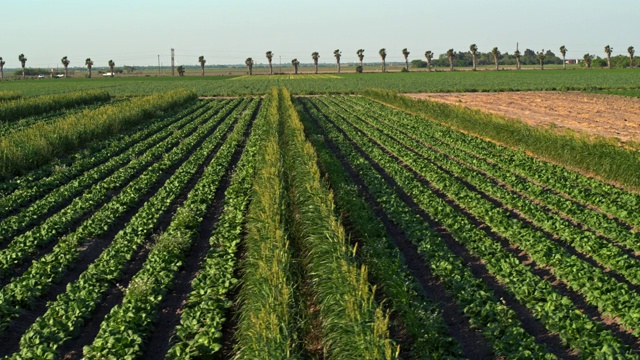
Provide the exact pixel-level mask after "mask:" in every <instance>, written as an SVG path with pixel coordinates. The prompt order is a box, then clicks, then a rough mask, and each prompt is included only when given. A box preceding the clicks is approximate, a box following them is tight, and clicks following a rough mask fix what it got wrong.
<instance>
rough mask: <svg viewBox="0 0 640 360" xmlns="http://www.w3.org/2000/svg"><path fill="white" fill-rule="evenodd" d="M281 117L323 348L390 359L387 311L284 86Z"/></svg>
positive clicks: (337, 354)
mask: <svg viewBox="0 0 640 360" xmlns="http://www.w3.org/2000/svg"><path fill="white" fill-rule="evenodd" d="M279 107H280V109H279V115H280V117H281V118H282V119H283V123H284V124H283V125H284V126H283V137H282V139H281V147H282V150H283V157H284V164H285V178H286V182H287V190H288V191H287V194H288V195H289V206H290V207H291V211H293V214H292V218H293V219H294V220H293V223H292V224H291V227H290V229H291V234H292V241H295V242H296V243H297V247H299V248H300V249H301V250H302V254H300V257H301V261H302V264H303V267H304V272H305V274H306V277H307V278H308V280H309V282H310V283H311V289H312V291H313V292H314V298H315V301H316V302H317V305H318V307H319V313H320V319H321V322H322V334H323V339H322V342H323V347H324V348H325V350H324V353H325V355H326V356H327V357H329V358H332V359H354V358H361V359H392V358H395V357H397V353H398V351H399V349H398V348H396V346H395V344H394V343H393V341H392V340H391V339H390V338H389V329H388V323H389V318H388V314H385V313H384V311H383V310H382V307H380V306H379V305H378V304H376V301H375V298H374V295H375V287H371V285H370V284H369V282H368V270H367V268H366V266H358V264H357V262H356V260H355V259H354V252H355V251H354V249H352V248H351V246H350V245H349V243H348V242H347V241H346V236H345V232H344V228H343V227H342V225H341V224H340V222H339V221H338V219H337V218H336V216H335V214H334V203H333V194H332V193H331V191H329V189H327V188H326V186H325V185H324V184H323V182H322V181H321V178H320V169H319V168H318V166H317V161H318V158H317V155H316V153H315V150H314V148H313V145H311V143H309V142H308V141H306V139H305V135H304V127H303V125H302V122H301V121H300V118H299V116H298V113H297V111H296V109H295V107H294V106H293V104H292V102H291V96H290V94H289V92H288V91H287V90H286V89H284V88H282V89H281V90H280V106H279Z"/></svg>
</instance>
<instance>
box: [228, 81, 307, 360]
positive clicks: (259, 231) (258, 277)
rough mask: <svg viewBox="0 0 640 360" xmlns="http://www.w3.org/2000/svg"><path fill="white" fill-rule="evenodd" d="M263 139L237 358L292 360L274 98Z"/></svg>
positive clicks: (289, 276)
mask: <svg viewBox="0 0 640 360" xmlns="http://www.w3.org/2000/svg"><path fill="white" fill-rule="evenodd" d="M265 108H266V111H267V129H268V131H267V134H266V136H267V140H266V142H265V144H264V147H263V151H262V153H261V154H260V156H259V157H258V159H257V164H256V167H257V168H256V176H255V178H254V180H253V194H252V200H251V203H250V205H249V212H248V215H247V219H248V220H247V224H246V231H247V234H246V236H245V255H244V259H243V261H242V264H241V269H242V270H241V274H242V275H241V279H240V281H241V288H240V291H239V294H238V301H239V303H240V305H239V306H240V310H239V313H238V314H237V321H238V324H237V330H236V333H235V349H234V352H235V353H236V355H235V356H236V358H238V359H255V358H266V359H269V358H273V359H280V358H291V357H295V354H296V350H295V348H296V345H297V344H296V342H295V336H296V331H295V323H294V319H295V317H294V316H293V314H292V312H293V309H294V296H295V294H294V284H293V279H292V270H291V267H292V254H291V249H290V247H289V239H288V236H287V234H286V231H285V213H284V211H285V196H286V194H285V188H284V180H283V171H284V169H283V162H282V154H281V153H280V144H279V143H280V141H279V135H280V134H279V133H280V124H279V116H278V97H277V91H276V90H275V89H274V90H273V91H272V92H271V94H270V96H269V99H268V100H266V105H265Z"/></svg>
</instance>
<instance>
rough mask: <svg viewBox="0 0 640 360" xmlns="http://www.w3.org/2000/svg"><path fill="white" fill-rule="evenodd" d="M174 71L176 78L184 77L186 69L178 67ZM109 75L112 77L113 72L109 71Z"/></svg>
mask: <svg viewBox="0 0 640 360" xmlns="http://www.w3.org/2000/svg"><path fill="white" fill-rule="evenodd" d="M114 65H115V64H114ZM176 70H178V76H184V73H185V71H186V69H185V68H184V66H182V65H180V66H178V67H177V68H176ZM111 74H112V75H111V76H113V71H111Z"/></svg>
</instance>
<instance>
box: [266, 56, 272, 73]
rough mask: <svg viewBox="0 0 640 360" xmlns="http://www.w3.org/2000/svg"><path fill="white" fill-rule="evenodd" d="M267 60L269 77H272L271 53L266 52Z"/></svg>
mask: <svg viewBox="0 0 640 360" xmlns="http://www.w3.org/2000/svg"><path fill="white" fill-rule="evenodd" d="M267 60H269V75H273V66H272V64H271V60H273V52H272V51H267Z"/></svg>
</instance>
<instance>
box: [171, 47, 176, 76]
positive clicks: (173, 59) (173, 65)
mask: <svg viewBox="0 0 640 360" xmlns="http://www.w3.org/2000/svg"><path fill="white" fill-rule="evenodd" d="M171 76H176V54H175V50H174V49H173V48H171Z"/></svg>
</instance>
